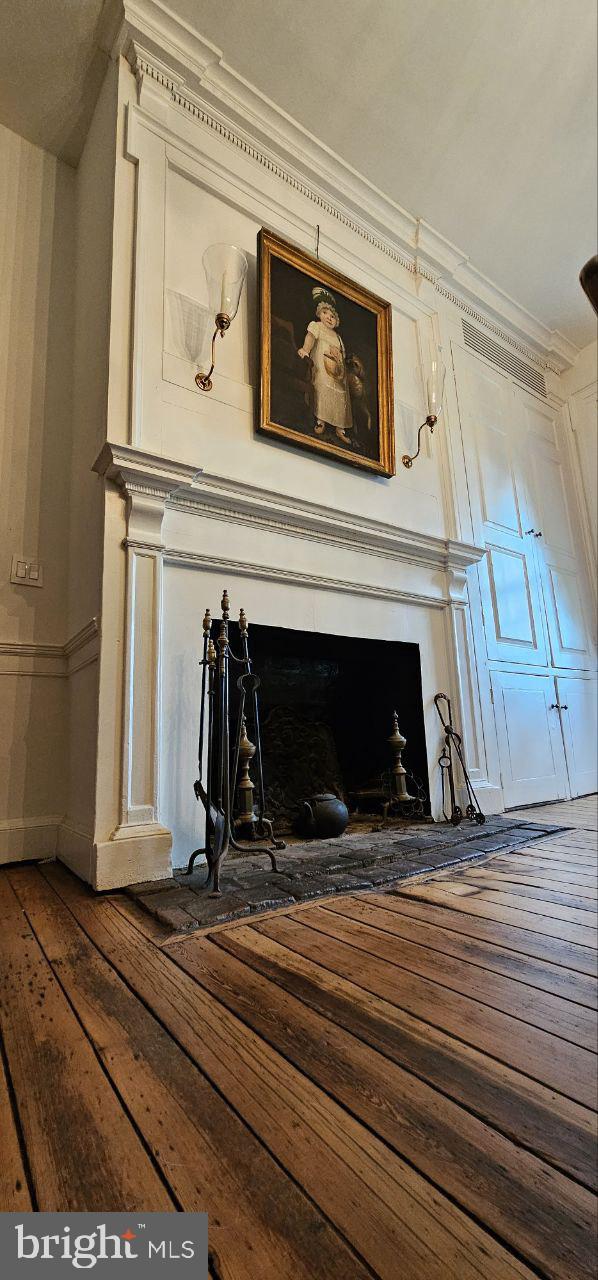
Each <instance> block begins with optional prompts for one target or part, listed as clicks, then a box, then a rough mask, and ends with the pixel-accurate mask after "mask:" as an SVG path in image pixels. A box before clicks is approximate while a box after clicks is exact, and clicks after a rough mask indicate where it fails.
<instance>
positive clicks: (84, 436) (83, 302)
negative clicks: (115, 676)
mask: <svg viewBox="0 0 598 1280" xmlns="http://www.w3.org/2000/svg"><path fill="white" fill-rule="evenodd" d="M116 81H117V69H116V67H115V66H114V65H111V66H110V67H109V69H108V73H107V75H106V79H105V80H104V84H103V86H102V90H101V92H100V96H99V98H98V102H97V105H96V109H95V112H94V116H93V120H92V123H91V127H90V129H89V133H88V135H87V139H86V143H85V147H84V150H83V154H82V156H81V160H80V163H79V168H78V170H77V231H76V289H75V341H74V366H73V368H74V374H73V449H72V457H71V472H70V474H71V490H70V502H69V507H70V534H69V543H70V549H69V608H68V616H69V634H71V635H73V634H77V633H78V632H80V631H81V629H84V630H85V629H86V633H87V634H88V635H89V640H88V644H87V646H86V647H85V648H84V649H83V650H82V651H81V655H82V661H81V663H80V665H78V669H77V670H76V671H73V673H72V674H71V676H70V679H69V718H68V725H69V730H68V739H69V741H68V748H69V749H68V762H69V763H68V796H67V804H66V815H65V822H64V823H63V824H62V827H61V831H60V842H61V846H62V845H63V844H64V843H65V842H66V843H67V844H68V846H69V847H71V846H72V845H73V844H77V842H79V841H80V840H82V839H83V840H85V839H87V838H89V837H90V836H91V835H92V833H93V827H94V815H95V770H96V752H97V716H98V711H97V702H98V695H97V684H98V661H97V637H96V636H95V635H94V634H93V627H92V621H93V619H94V618H98V619H99V616H100V612H101V595H102V540H103V529H104V499H103V485H102V482H101V481H100V479H99V477H98V476H97V475H96V474H95V472H94V471H93V470H92V467H93V464H94V461H95V459H96V457H97V455H98V453H99V451H100V449H101V447H102V444H103V441H104V439H105V436H106V407H107V396H108V366H109V360H108V348H109V335H110V279H111V271H112V223H113V205H114V158H115V112H116Z"/></svg>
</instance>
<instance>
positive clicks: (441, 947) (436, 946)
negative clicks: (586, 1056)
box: [319, 894, 598, 1009]
mask: <svg viewBox="0 0 598 1280" xmlns="http://www.w3.org/2000/svg"><path fill="white" fill-rule="evenodd" d="M353 903H355V905H356V906H357V907H359V905H360V904H362V903H363V898H362V896H361V895H358V894H355V895H353V896H352V897H348V896H347V897H339V898H335V899H333V900H332V901H328V900H327V899H325V900H324V901H323V902H321V903H319V905H320V906H321V908H322V910H323V911H330V912H333V913H334V914H335V915H341V916H345V915H346V916H347V918H348V919H354V918H357V917H354V916H353V915H352V914H351V907H350V904H353ZM384 904H385V896H384V897H383V896H381V897H380V899H379V902H378V903H377V904H376V907H372V910H376V911H377V921H376V924H375V926H374V923H373V921H372V922H371V926H372V927H375V928H376V929H378V930H380V931H382V932H385V933H388V934H389V936H390V937H396V938H397V939H400V938H401V937H402V936H403V935H401V933H400V931H399V930H398V929H396V930H393V929H392V928H391V921H390V920H389V919H388V917H389V916H392V918H393V921H394V920H395V919H398V920H402V919H405V920H406V921H413V923H414V924H417V923H421V924H422V925H425V922H424V921H421V922H419V921H415V919H414V918H413V917H411V916H409V917H402V916H401V915H400V913H398V912H389V911H388V910H386V909H385V905H384ZM365 905H366V906H367V905H369V903H367V904H365ZM380 916H382V919H380ZM358 918H359V919H362V917H361V916H359V917H358ZM363 922H364V923H368V921H367V920H366V919H364V921H363ZM426 927H427V926H426ZM430 932H432V928H431V927H430ZM436 932H438V931H436ZM446 933H454V931H453V930H446V931H445V933H444V934H439V936H438V940H437V942H436V943H434V940H433V937H432V938H430V940H429V941H428V940H427V941H426V942H425V943H420V942H418V941H417V940H416V939H409V941H412V942H413V945H415V946H422V947H427V948H428V949H429V950H430V951H436V952H438V954H439V955H449V956H453V955H455V952H453V951H447V950H446V948H447V946H448V945H449V944H448V942H447V939H446ZM454 936H456V937H459V938H462V939H463V941H466V940H467V939H466V938H465V935H462V934H454ZM471 941H472V942H474V941H475V940H474V939H471ZM478 943H479V944H480V945H482V946H488V947H489V949H490V947H491V944H489V943H484V942H483V940H481V939H479V940H478ZM501 951H504V952H505V953H506V955H507V956H508V955H513V954H516V955H517V954H518V953H512V952H509V951H508V948H506V947H505V948H501V947H500V945H499V944H494V947H492V954H493V956H495V957H498V958H500V953H501ZM462 958H463V960H464V961H466V963H468V964H471V965H472V966H474V968H479V969H483V970H484V971H485V972H487V973H502V972H503V970H501V969H500V968H498V967H497V966H496V965H495V966H492V965H491V964H490V958H491V957H490V956H488V957H487V959H486V963H484V961H483V959H482V957H480V958H479V959H472V958H471V957H469V956H467V957H462ZM527 959H528V960H529V959H532V957H527ZM538 963H539V962H538ZM505 964H506V960H505ZM546 964H547V965H548V969H549V970H550V968H551V966H550V964H548V962H546ZM544 967H545V966H544ZM559 968H560V967H559ZM566 972H567V973H568V974H570V975H571V977H573V976H575V977H578V976H580V975H577V974H575V975H574V973H573V970H567V971H566ZM504 976H505V977H510V978H511V979H512V981H513V982H519V983H521V984H522V985H523V986H526V987H530V988H534V989H535V988H536V987H537V989H538V990H539V991H547V992H548V993H549V994H550V989H549V988H548V987H546V986H540V985H538V984H537V983H534V982H532V981H531V975H530V976H528V977H526V978H524V977H519V976H518V975H517V974H516V973H512V972H509V973H505V974H504ZM595 985H596V991H595V992H594V999H593V1000H592V1001H591V1002H590V1001H587V1000H581V999H579V996H577V997H574V996H573V994H570V995H566V994H565V993H564V992H562V991H559V992H553V993H552V994H554V995H558V996H559V998H560V999H561V1000H567V1001H569V1003H571V1004H574V1005H580V1006H581V1007H583V1008H590V1009H596V1008H597V1007H598V981H596V982H595Z"/></svg>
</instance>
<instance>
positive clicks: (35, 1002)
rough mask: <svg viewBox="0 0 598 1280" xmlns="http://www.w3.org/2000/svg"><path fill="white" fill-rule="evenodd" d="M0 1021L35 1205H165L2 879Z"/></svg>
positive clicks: (145, 1158)
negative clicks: (0, 991)
mask: <svg viewBox="0 0 598 1280" xmlns="http://www.w3.org/2000/svg"><path fill="white" fill-rule="evenodd" d="M0 958H1V960H2V965H1V972H2V988H1V990H2V1000H1V1004H0V1025H1V1029H2V1034H3V1039H4V1045H5V1050H6V1058H7V1062H8V1068H9V1071H10V1075H11V1079H12V1082H13V1087H14V1090H15V1093H16V1096H17V1099H18V1107H19V1116H20V1121H21V1125H22V1129H23V1133H24V1135H25V1140H26V1143H27V1151H28V1154H29V1163H30V1167H31V1174H32V1178H33V1184H34V1188H35V1195H36V1200H37V1203H38V1206H39V1207H40V1208H43V1209H45V1210H56V1211H57V1210H61V1209H63V1210H72V1211H75V1210H84V1209H89V1207H90V1206H93V1207H94V1208H97V1209H98V1210H104V1211H108V1210H144V1209H163V1210H164V1209H173V1208H175V1204H174V1202H173V1200H172V1197H171V1196H170V1195H169V1193H168V1191H167V1190H166V1188H165V1186H164V1185H163V1183H162V1181H161V1179H160V1177H159V1176H158V1173H157V1172H156V1169H155V1168H154V1165H153V1164H152V1162H151V1160H150V1158H149V1156H148V1154H147V1152H146V1150H145V1148H144V1146H143V1144H142V1143H141V1141H140V1140H139V1138H138V1136H137V1133H136V1132H135V1129H134V1128H133V1125H132V1124H131V1123H130V1121H129V1120H128V1118H127V1117H126V1115H125V1114H124V1113H123V1110H122V1107H121V1105H120V1103H119V1101H118V1098H117V1097H116V1094H115V1093H114V1090H113V1088H112V1086H111V1084H110V1083H109V1081H108V1080H107V1078H106V1076H105V1074H104V1072H103V1070H102V1068H101V1066H100V1064H99V1062H98V1060H97V1058H96V1056H95V1054H94V1052H93V1050H92V1048H91V1046H90V1044H89V1041H88V1040H87V1037H86V1036H85V1034H84V1032H83V1031H82V1030H81V1027H80V1025H79V1023H78V1021H77V1019H76V1017H75V1015H74V1013H73V1011H72V1009H71V1007H70V1005H69V1003H68V1001H67V999H66V997H65V996H64V994H63V991H62V989H61V987H60V986H59V983H58V982H57V980H56V978H55V976H54V974H53V972H52V970H51V968H50V966H49V964H48V962H47V960H46V958H45V956H44V955H43V952H42V951H41V949H40V947H39V944H38V942H37V941H36V939H35V938H34V936H33V934H32V932H31V929H30V927H29V924H28V922H27V920H26V918H25V916H24V914H23V912H22V909H21V906H20V904H19V902H18V900H17V897H16V895H15V893H14V891H13V889H12V888H11V885H10V883H9V880H8V876H7V875H6V874H5V875H3V876H2V877H0Z"/></svg>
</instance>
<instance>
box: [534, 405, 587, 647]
mask: <svg viewBox="0 0 598 1280" xmlns="http://www.w3.org/2000/svg"><path fill="white" fill-rule="evenodd" d="M519 405H520V408H521V412H522V415H523V422H524V424H525V435H526V457H525V462H526V470H527V474H528V477H529V479H528V486H527V488H528V492H529V495H530V508H529V511H530V520H531V522H532V526H533V528H534V533H533V535H532V536H533V537H534V541H535V544H536V551H537V555H538V564H539V569H540V576H541V581H542V589H543V596H544V604H545V608H546V617H547V622H548V635H549V641H550V651H551V658H552V662H553V664H554V666H556V667H570V668H574V669H577V670H580V669H581V670H583V669H587V668H588V667H589V666H590V665H591V645H590V641H589V637H588V630H587V626H586V620H585V617H584V607H583V595H584V583H583V577H582V573H581V572H580V566H579V560H578V558H577V556H576V549H575V540H574V536H573V529H572V525H571V516H570V513H569V505H568V502H567V483H566V473H565V460H564V458H563V454H562V451H561V450H560V449H559V447H558V435H557V431H558V426H559V424H558V419H557V415H556V413H555V411H554V410H553V409H551V408H550V406H549V405H545V404H542V403H541V402H540V401H539V400H537V399H536V398H535V396H531V395H528V394H526V392H520V394H519Z"/></svg>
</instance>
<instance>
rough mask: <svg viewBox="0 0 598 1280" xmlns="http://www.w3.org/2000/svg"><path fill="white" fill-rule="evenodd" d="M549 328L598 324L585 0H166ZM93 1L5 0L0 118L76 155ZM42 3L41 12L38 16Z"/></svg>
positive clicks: (85, 102)
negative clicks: (588, 294)
mask: <svg viewBox="0 0 598 1280" xmlns="http://www.w3.org/2000/svg"><path fill="white" fill-rule="evenodd" d="M168 3H169V7H170V8H171V9H173V10H174V11H175V12H176V13H177V14H178V15H179V16H180V17H182V18H184V19H185V21H187V22H188V23H189V24H190V25H191V26H193V27H195V28H196V29H197V30H198V31H200V32H201V34H202V35H204V36H206V37H207V38H208V39H209V40H211V41H212V42H213V43H214V44H215V45H217V46H218V48H219V49H221V50H222V52H223V56H224V60H225V61H226V62H227V63H228V64H229V65H230V66H231V67H233V68H234V70H235V71H237V72H239V73H240V74H241V75H242V76H244V77H245V78H246V79H247V80H249V81H250V82H251V83H252V84H253V85H255V86H256V87H257V88H258V89H260V90H261V91H262V92H263V93H264V94H266V95H267V96H268V97H269V98H270V99H272V101H274V102H275V103H276V104H277V105H278V106H280V107H282V108H283V109H284V110H285V111H287V112H288V113H289V114H290V115H291V116H293V117H294V118H295V119H296V120H298V121H299V123H300V124H302V125H304V126H305V127H306V128H307V129H309V130H310V132H311V133H313V134H315V135H316V136H317V137H318V138H319V139H320V140H321V141H323V142H325V143H326V144H327V145H328V146H329V147H332V148H333V150H334V151H336V152H337V153H338V154H339V155H340V156H341V157H342V158H343V159H344V160H346V161H347V162H348V163H349V164H351V165H352V166H353V167H354V168H356V169H358V170H359V171H360V172H361V173H362V174H364V175H365V177H367V178H369V179H370V180H371V181H372V182H374V183H375V184H376V186H378V187H380V188H382V190H383V191H385V192H386V193H387V194H388V195H389V196H391V197H392V198H393V199H394V200H396V201H397V202H398V203H399V204H400V205H402V206H403V207H404V208H405V209H407V210H408V211H409V212H410V213H411V214H413V215H415V216H416V217H421V218H423V219H424V220H425V221H426V222H428V223H430V224H431V225H432V226H433V227H434V228H435V229H436V230H437V231H439V232H441V233H442V234H443V235H444V236H446V237H448V239H449V240H452V241H453V242H454V243H455V244H457V245H458V246H459V248H461V249H462V250H463V251H464V252H465V253H466V254H468V255H469V258H470V260H471V262H472V263H473V264H474V265H475V266H476V267H477V268H478V269H479V270H480V271H482V272H483V273H484V274H485V275H487V276H488V277H489V278H490V279H491V280H492V281H494V282H495V283H496V284H497V285H499V286H500V288H502V289H503V290H505V291H506V292H507V293H509V294H511V296H512V297H514V298H515V299H516V300H517V302H519V303H521V304H522V305H523V306H525V307H527V308H528V309H529V311H531V312H532V314H533V315H534V316H536V317H537V318H538V319H539V320H541V321H542V322H543V323H544V324H546V325H547V326H548V327H549V328H551V329H552V328H554V329H560V330H561V332H562V333H564V334H565V336H566V337H567V338H569V339H570V341H572V342H574V343H576V344H577V345H578V346H583V345H585V344H586V343H587V342H590V341H592V340H593V339H594V338H595V336H596V329H595V323H594V317H593V313H592V311H591V308H590V305H589V303H588V302H587V301H586V299H585V297H584V295H583V293H582V292H581V289H580V287H579V284H578V280H577V277H578V274H579V269H580V267H581V266H582V264H583V263H584V262H585V261H586V260H587V258H589V257H591V255H592V254H594V253H595V252H596V243H595V242H596V225H597V210H596V190H597V173H596V153H597V138H596V130H597V126H596V119H597V88H596V79H597V77H596V40H597V32H596V6H595V3H594V0H344V2H343V3H342V4H338V3H336V4H329V5H326V4H325V3H323V2H322V0H277V3H276V4H275V5H270V4H266V3H264V0H226V2H225V3H223V2H222V0H168ZM101 9H102V0H18V3H16V2H15V0H0V14H1V15H2V16H1V24H2V31H3V36H4V38H3V41H2V51H1V52H0V84H1V85H2V88H1V89H0V120H1V121H2V122H3V123H5V124H7V125H8V126H9V127H10V128H12V129H15V130H17V131H18V132H21V133H23V134H24V135H25V136H26V137H28V138H30V139H32V140H33V141H35V142H38V143H40V145H42V146H45V147H47V148H48V149H50V150H52V151H55V152H56V154H58V155H60V156H62V158H64V159H66V160H68V161H69V162H70V163H76V161H77V158H78V155H79V152H80V146H81V140H82V138H83V137H84V133H85V128H86V125H87V121H88V118H89V112H90V110H92V109H93V102H94V99H95V95H96V93H97V89H98V86H99V83H100V80H101V76H102V74H103V66H104V60H105V55H104V54H101V53H100V51H99V50H98V48H97V46H96V44H95V39H94V36H95V32H96V28H97V23H98V18H99V14H100V11H101ZM40 10H41V11H43V17H44V21H43V23H40Z"/></svg>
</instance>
